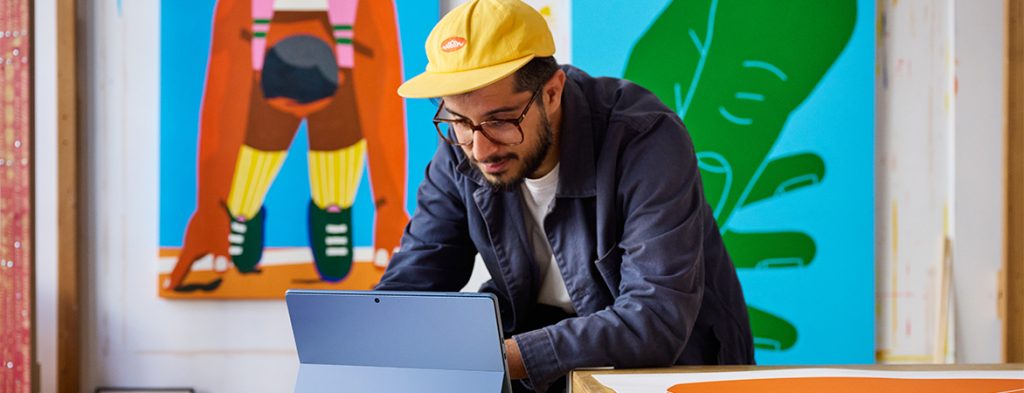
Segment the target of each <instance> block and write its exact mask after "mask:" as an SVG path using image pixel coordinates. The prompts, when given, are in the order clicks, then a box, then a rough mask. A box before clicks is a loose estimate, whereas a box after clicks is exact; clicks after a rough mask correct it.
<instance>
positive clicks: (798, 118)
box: [573, 0, 874, 364]
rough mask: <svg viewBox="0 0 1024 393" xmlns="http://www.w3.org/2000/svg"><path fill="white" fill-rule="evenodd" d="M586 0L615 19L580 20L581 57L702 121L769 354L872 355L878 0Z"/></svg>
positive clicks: (719, 201)
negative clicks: (604, 0) (584, 29)
mask: <svg viewBox="0 0 1024 393" xmlns="http://www.w3.org/2000/svg"><path fill="white" fill-rule="evenodd" d="M613 9H615V10H616V12H618V13H617V14H616V15H618V17H617V18H615V19H608V18H606V17H605V18H603V19H602V14H604V15H605V16H606V15H609V14H610V12H612V11H613ZM573 12H574V16H573V17H574V22H573V25H574V26H593V25H596V23H598V22H597V19H602V22H600V23H603V24H608V23H613V24H615V26H612V28H608V29H602V30H606V31H610V32H614V33H613V34H608V33H602V32H594V31H588V33H587V34H579V32H578V31H577V34H574V47H573V59H574V62H575V63H576V64H577V65H578V66H580V67H581V68H583V69H585V70H589V71H591V72H594V73H595V74H597V75H610V76H621V77H625V78H627V79H630V80H632V81H634V82H636V83H638V84H640V85H642V86H644V87H646V88H648V89H649V90H651V91H652V92H653V93H655V94H656V95H658V97H660V98H661V100H662V101H663V102H664V103H665V104H666V105H667V106H669V107H670V108H673V109H675V110H676V112H678V114H679V116H680V117H681V118H682V119H683V121H684V123H685V124H686V125H687V127H688V129H689V131H690V135H691V137H692V138H693V141H694V145H695V147H696V149H697V158H698V161H699V166H700V172H701V177H702V181H703V184H704V191H705V195H706V197H707V199H708V203H709V204H710V205H711V206H712V207H713V209H714V212H715V218H716V220H717V221H718V224H719V229H720V230H721V232H722V235H723V238H724V240H725V243H726V246H727V248H728V250H729V253H730V255H731V256H732V259H733V263H734V264H735V265H736V268H737V269H738V270H739V272H740V278H741V280H742V282H743V285H744V291H745V294H746V298H747V303H748V306H749V313H750V317H751V324H752V327H753V331H754V336H755V337H754V342H755V346H756V348H757V359H758V361H759V362H760V363H765V364H769V363H801V362H807V363H820V362H831V363H870V362H872V361H873V359H874V354H873V351H872V348H873V347H874V344H873V336H872V335H871V334H870V332H871V331H872V329H873V326H874V308H873V304H874V303H873V300H872V299H873V282H874V270H873V254H874V252H873V247H874V246H873V242H874V237H873V219H872V217H873V214H874V210H873V140H874V139H873V110H874V99H873V94H872V89H873V86H874V78H873V64H874V59H873V49H874V26H873V24H874V3H873V2H871V1H865V0H843V1H828V2H821V1H815V0H802V1H787V2H782V3H780V2H774V1H735V0H701V1H682V0H676V1H660V2H649V3H644V5H642V6H641V5H638V4H636V3H629V4H628V5H627V4H626V3H624V2H609V3H602V4H601V5H596V4H595V5H594V7H587V8H583V7H574V11H573ZM620 27H621V28H620ZM612 35H614V36H612ZM619 56H621V58H622V59H623V60H622V62H621V63H616V62H609V61H608V59H609V58H619ZM609 63H610V64H609ZM826 174H827V175H826Z"/></svg>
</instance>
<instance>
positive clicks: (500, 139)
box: [481, 120, 523, 145]
mask: <svg viewBox="0 0 1024 393" xmlns="http://www.w3.org/2000/svg"><path fill="white" fill-rule="evenodd" d="M481 126H482V127H483V129H484V132H486V133H487V136H489V137H491V139H492V140H494V141H495V142H497V143H502V144H509V145H514V144H517V143H520V142H522V141H523V134H522V133H520V132H519V127H518V126H516V124H515V123H513V122H510V121H504V120H494V121H488V122H484V123H483V124H481Z"/></svg>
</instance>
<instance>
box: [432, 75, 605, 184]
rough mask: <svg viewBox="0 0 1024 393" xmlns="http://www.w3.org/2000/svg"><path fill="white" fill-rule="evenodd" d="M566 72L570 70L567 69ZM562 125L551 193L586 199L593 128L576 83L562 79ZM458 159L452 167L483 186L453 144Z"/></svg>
mask: <svg viewBox="0 0 1024 393" xmlns="http://www.w3.org/2000/svg"><path fill="white" fill-rule="evenodd" d="M568 73H571V71H569V72H568ZM562 108H563V109H562V110H563V111H564V112H563V113H562V128H561V131H560V132H561V135H560V138H561V140H560V145H561V146H560V150H561V152H560V153H559V157H558V162H559V165H560V167H559V168H560V169H559V174H558V190H556V192H555V195H556V196H558V197H566V198H586V197H593V196H595V195H597V186H596V181H595V179H594V173H595V170H594V131H593V125H592V121H591V118H590V105H589V103H587V99H586V97H584V95H583V91H582V90H581V89H580V87H579V85H577V84H576V82H575V81H573V80H572V79H571V78H566V80H565V87H564V88H563V90H562ZM451 148H453V149H455V151H456V155H457V156H458V157H459V162H458V165H457V167H456V169H458V171H459V172H461V173H462V174H463V175H465V176H468V177H469V178H470V179H472V180H473V181H474V182H475V183H477V184H478V185H480V186H481V187H487V186H488V184H487V180H486V179H484V175H483V174H482V173H480V169H479V168H477V167H476V166H474V165H473V164H472V163H471V162H470V161H469V159H468V158H467V157H466V154H465V152H463V151H462V149H461V148H459V147H457V146H451Z"/></svg>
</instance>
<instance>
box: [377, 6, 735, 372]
mask: <svg viewBox="0 0 1024 393" xmlns="http://www.w3.org/2000/svg"><path fill="white" fill-rule="evenodd" d="M554 49H555V48H554V43H553V39H552V37H551V32H550V31H549V30H548V27H547V25H546V23H545V22H544V20H543V17H542V16H541V15H540V14H539V13H537V12H536V11H535V10H533V9H532V8H530V7H529V6H527V5H526V4H523V3H521V2H519V1H515V0H477V1H470V2H468V3H466V4H463V5H462V6H459V7H457V8H455V9H454V10H452V11H451V12H450V13H449V14H448V15H446V16H445V17H444V18H443V19H442V20H441V21H440V22H439V23H438V24H437V26H436V27H435V28H434V30H433V31H432V32H431V34H430V36H429V37H428V39H427V43H426V51H427V58H428V60H429V63H428V65H427V69H426V72H424V73H422V74H420V75H418V76H416V77H415V78H412V79H411V80H409V81H407V82H406V83H405V84H403V85H402V86H401V87H400V88H399V89H398V93H399V94H400V95H402V96H405V97H441V98H442V99H441V101H440V105H439V107H438V111H437V114H436V116H435V118H434V123H435V125H436V126H437V129H438V132H439V133H440V135H441V137H442V138H443V139H444V141H445V142H447V143H444V144H442V145H441V146H439V147H438V149H437V152H436V153H435V155H434V157H433V159H432V161H431V162H430V164H429V166H428V167H427V170H426V177H425V178H424V181H423V183H422V184H421V186H420V189H419V194H418V196H417V202H418V207H417V209H416V212H415V214H414V215H413V217H412V220H411V221H410V223H409V225H408V226H407V227H406V230H405V233H404V235H403V238H402V242H401V247H400V249H399V251H398V252H397V253H396V254H395V255H394V257H393V259H392V260H391V264H390V266H389V267H388V270H387V271H386V272H385V274H384V277H383V278H382V279H381V282H380V284H379V285H378V286H377V289H381V290H428V291H458V290H459V289H461V288H462V287H463V286H464V285H465V284H466V282H467V281H468V280H469V277H470V274H471V272H472V269H473V262H474V256H475V255H476V254H477V253H479V254H480V255H481V256H482V258H483V260H484V263H485V264H486V266H487V270H488V271H489V272H490V274H491V277H492V280H490V281H488V282H487V283H485V284H484V285H483V287H482V288H481V291H487V292H491V293H494V294H495V295H496V296H497V297H498V300H499V306H500V310H501V318H502V323H503V325H504V326H503V329H504V332H505V334H506V337H507V339H506V341H505V347H506V352H507V354H508V356H507V361H508V366H509V372H510V374H511V377H512V378H513V379H517V380H521V382H520V383H517V387H516V389H517V390H523V391H529V390H535V391H538V392H545V391H549V390H550V391H560V390H561V389H564V388H563V386H564V384H565V378H564V376H565V375H566V373H568V372H569V371H570V370H572V369H574V368H579V367H595V366H615V367H645V366H668V365H672V364H750V363H753V360H754V359H753V344H752V338H751V334H750V327H749V322H748V320H747V314H746V307H745V302H744V299H743V293H742V291H741V289H740V284H739V281H738V280H737V278H736V272H735V269H734V268H733V265H732V262H731V261H730V259H729V256H728V254H727V253H726V250H725V247H724V246H723V244H722V239H721V237H720V235H719V232H718V227H717V225H716V224H715V222H714V218H713V216H712V212H711V210H710V208H709V207H708V204H707V203H706V201H705V200H704V195H703V190H702V187H701V183H700V177H699V174H698V170H697V161H696V158H695V156H694V149H693V145H692V143H691V142H690V139H689V136H688V134H687V132H686V128H685V127H684V126H683V124H682V122H681V121H680V119H679V118H678V117H677V116H676V115H675V114H674V113H673V112H672V111H671V110H670V109H668V108H666V107H665V106H664V105H663V104H661V103H660V102H659V101H658V99H657V97H655V96H654V95H652V94H651V93H650V92H648V91H646V90H644V89H642V88H640V87H638V86H636V85H634V84H632V83H629V82H628V81H623V80H617V79H610V78H598V79H595V78H591V77H590V76H588V75H587V74H585V73H584V72H582V71H580V70H579V69H576V68H574V67H571V66H563V67H561V68H559V67H558V65H557V64H556V63H555V62H554V60H553V58H552V57H551V56H552V55H553V54H554Z"/></svg>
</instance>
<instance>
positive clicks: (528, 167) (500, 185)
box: [468, 102, 554, 192]
mask: <svg viewBox="0 0 1024 393" xmlns="http://www.w3.org/2000/svg"><path fill="white" fill-rule="evenodd" d="M539 107H540V115H541V117H540V139H539V140H538V141H537V146H536V147H535V148H533V149H531V150H529V151H527V152H526V154H525V155H523V157H522V159H521V160H520V161H522V163H523V165H522V166H520V167H519V168H518V169H510V171H515V172H508V173H505V174H502V175H501V177H493V176H490V175H487V174H486V173H484V172H483V171H481V173H482V174H483V175H484V179H485V180H487V183H488V184H490V186H491V190H492V191H494V192H506V191H514V190H516V189H518V188H519V185H520V184H522V183H523V179H525V178H526V176H527V175H529V174H531V173H534V172H536V171H537V168H540V164H541V163H542V162H544V158H545V157H547V155H548V151H550V150H551V145H552V144H553V143H554V132H553V131H552V129H551V123H550V122H548V116H547V112H546V111H545V110H544V105H543V102H541V103H540V105H539ZM468 156H469V160H470V162H472V163H473V164H474V167H475V168H476V169H477V170H478V171H479V170H480V164H488V163H492V162H500V161H502V160H505V159H509V160H512V159H516V158H519V155H518V154H515V153H509V154H505V155H496V156H491V157H487V158H486V159H484V160H481V161H477V160H476V159H474V158H473V155H472V154H469V155H468Z"/></svg>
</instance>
